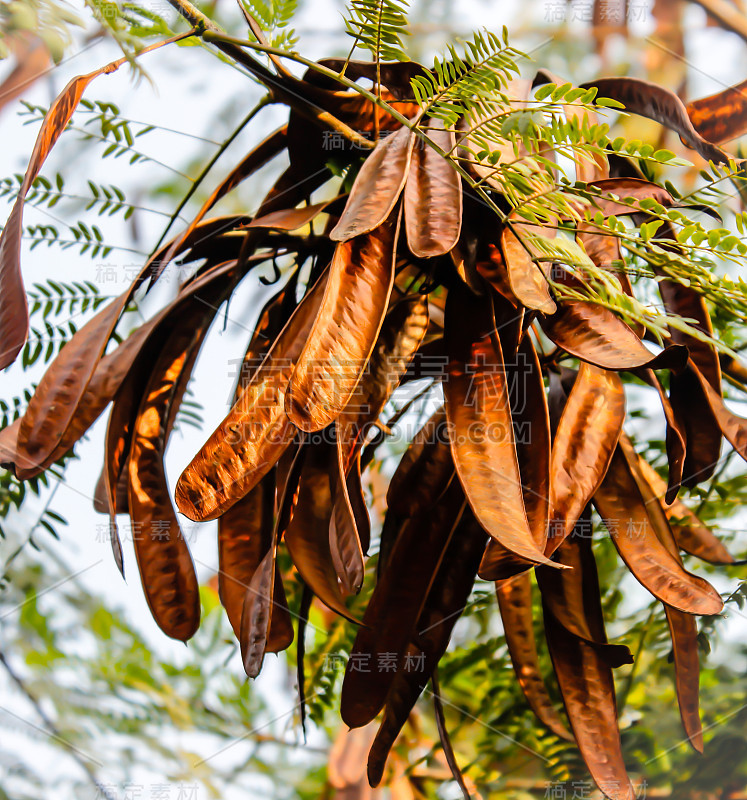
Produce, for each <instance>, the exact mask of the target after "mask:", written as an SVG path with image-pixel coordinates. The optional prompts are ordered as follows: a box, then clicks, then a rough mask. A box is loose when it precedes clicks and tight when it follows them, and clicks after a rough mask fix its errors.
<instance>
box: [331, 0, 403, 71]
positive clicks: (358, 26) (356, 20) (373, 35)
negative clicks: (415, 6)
mask: <svg viewBox="0 0 747 800" xmlns="http://www.w3.org/2000/svg"><path fill="white" fill-rule="evenodd" d="M407 7H408V2H407V0H351V3H350V6H349V7H348V13H347V15H346V16H345V28H346V29H347V32H348V33H349V34H350V35H351V36H352V37H353V38H354V39H355V43H356V46H357V47H361V48H363V49H364V50H368V52H369V53H371V55H372V57H373V60H374V61H376V62H377V63H378V62H379V61H409V58H408V56H407V54H406V53H405V46H404V43H403V41H402V37H403V36H408V35H409V32H408V30H407V25H408V21H407Z"/></svg>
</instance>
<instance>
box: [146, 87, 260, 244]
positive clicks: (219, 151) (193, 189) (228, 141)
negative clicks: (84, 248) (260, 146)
mask: <svg viewBox="0 0 747 800" xmlns="http://www.w3.org/2000/svg"><path fill="white" fill-rule="evenodd" d="M270 102H272V101H271V99H270V96H269V95H265V97H263V98H262V99H261V100H260V101H259V103H257V105H256V106H254V108H253V109H252V110H251V111H250V112H249V113H248V114H247V115H246V116H245V117H244V119H243V120H242V121H241V122H240V123H239V126H238V128H236V130H235V131H234V132H233V133H232V134H231V135H230V136H229V137H228V139H226V140H225V142H223V144H222V145H221V146H220V147H219V148H218V149H217V150H216V152H215V154H214V155H213V157H212V158H211V159H210V161H208V163H207V164H206V165H205V167H204V168H203V170H202V172H200V174H199V175H198V176H197V177H196V178H195V179H194V180H193V181H192V185H191V186H190V187H189V191H188V192H187V193H186V194H185V195H184V197H183V198H182V200H181V202H180V203H179V205H178V206H177V207H176V210H175V211H174V213H173V214H172V215H171V217H170V219H169V222H168V224H167V225H166V227H165V228H164V230H163V233H162V234H161V238H160V239H159V240H158V243H157V244H156V246H155V247H154V248H153V250H152V251H151V254H150V255H151V258H152V257H153V255H154V254H155V253H157V252H158V248H159V247H160V246H161V245H162V244H163V242H164V240H165V239H166V234H167V233H168V232H169V231H170V230H171V226H172V225H173V224H174V222H176V220H177V218H178V217H179V215H180V214H181V212H182V209H183V208H184V206H186V205H187V203H188V202H189V201H190V199H191V198H192V195H193V194H194V193H195V192H196V191H197V188H198V187H199V186H200V184H201V183H202V181H203V180H204V179H205V178H206V176H207V175H208V173H209V172H210V170H211V169H212V168H213V167H214V166H215V162H216V161H217V160H218V159H219V158H220V157H221V156H222V155H223V153H224V152H225V151H226V150H227V149H228V147H229V146H230V145H231V143H232V142H233V141H234V139H235V138H236V137H237V136H238V135H239V133H241V131H242V130H243V129H244V128H245V127H246V126H247V125H248V124H249V122H251V120H252V119H253V118H254V117H255V116H256V114H257V113H259V111H261V110H262V109H263V108H264V107H265V106H266V105H268V104H269V103H270Z"/></svg>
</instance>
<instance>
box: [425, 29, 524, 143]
mask: <svg viewBox="0 0 747 800" xmlns="http://www.w3.org/2000/svg"><path fill="white" fill-rule="evenodd" d="M447 49H448V56H447V57H446V58H439V57H436V58H435V60H434V62H433V71H432V72H431V73H427V74H425V75H422V76H418V77H417V78H414V79H413V81H412V88H413V92H414V94H415V99H416V100H417V102H418V103H419V104H420V107H421V109H422V111H423V115H426V114H428V115H430V116H432V117H436V118H438V119H441V120H443V122H444V123H445V124H446V125H447V126H449V127H453V126H455V125H456V123H457V122H458V121H459V119H461V118H462V117H464V116H466V115H467V114H469V113H470V112H472V113H478V114H479V113H480V111H482V112H484V113H485V114H486V115H487V114H490V113H492V111H493V109H494V108H495V106H496V105H497V104H500V103H503V104H507V103H508V98H507V97H506V95H505V94H504V92H503V90H504V89H505V88H506V86H507V85H508V82H509V81H510V80H511V79H512V77H514V76H515V75H516V74H518V72H519V68H518V66H517V65H516V59H517V58H519V57H520V56H522V55H523V54H522V53H521V52H520V51H519V50H516V49H514V48H513V47H510V46H509V44H508V33H507V31H506V29H505V28H504V29H503V33H502V36H498V35H497V34H496V33H493V32H492V31H488V30H485V31H477V32H475V33H474V34H473V38H472V39H471V40H470V41H467V42H466V43H465V44H464V47H463V49H462V52H461V53H460V52H459V51H458V50H457V48H456V47H454V45H449V46H448V48H447Z"/></svg>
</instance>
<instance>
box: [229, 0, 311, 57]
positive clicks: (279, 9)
mask: <svg viewBox="0 0 747 800" xmlns="http://www.w3.org/2000/svg"><path fill="white" fill-rule="evenodd" d="M242 2H243V4H244V7H245V8H246V10H247V11H248V12H249V13H250V14H251V15H252V16H253V17H254V19H255V20H257V22H258V23H259V26H260V27H261V28H262V30H263V31H264V32H265V35H266V36H267V41H268V43H269V44H270V47H276V48H278V49H287V50H291V49H293V48H294V47H295V45H296V44H297V42H298V36H297V35H296V31H295V30H294V29H293V28H291V27H290V22H291V20H292V19H293V17H294V16H295V14H296V11H297V9H298V0H242Z"/></svg>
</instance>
